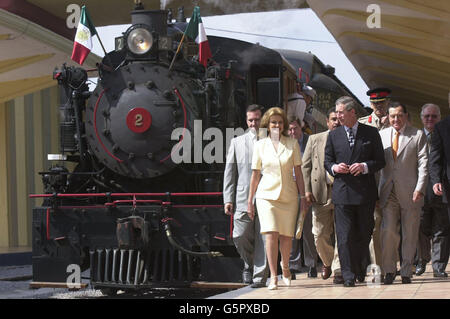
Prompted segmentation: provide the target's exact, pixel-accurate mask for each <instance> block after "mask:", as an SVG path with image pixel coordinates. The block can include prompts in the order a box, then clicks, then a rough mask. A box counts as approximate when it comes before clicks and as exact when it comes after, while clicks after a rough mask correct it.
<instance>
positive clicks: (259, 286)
mask: <svg viewBox="0 0 450 319" xmlns="http://www.w3.org/2000/svg"><path fill="white" fill-rule="evenodd" d="M265 286H266V284H265V283H264V282H262V281H259V282H254V283H252V284H251V285H250V287H252V288H264V287H265Z"/></svg>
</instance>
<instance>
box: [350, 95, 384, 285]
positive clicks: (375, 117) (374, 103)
mask: <svg viewBox="0 0 450 319" xmlns="http://www.w3.org/2000/svg"><path fill="white" fill-rule="evenodd" d="M366 94H367V95H368V96H369V99H370V107H371V108H372V110H373V112H372V113H371V114H369V115H367V116H364V117H361V118H359V119H358V122H360V123H363V124H366V125H370V126H373V127H376V128H377V129H378V130H382V129H384V128H387V127H389V118H388V115H387V110H388V104H389V101H390V97H391V90H390V89H388V88H375V89H372V90H369V91H367V93H366ZM375 179H376V181H377V183H378V179H379V178H378V174H375ZM374 219H375V227H374V229H373V234H372V240H371V241H370V245H369V250H370V262H371V263H372V264H376V265H378V266H379V267H380V268H381V266H382V264H383V263H382V261H381V237H380V227H381V220H382V212H381V208H380V207H378V205H377V206H375V212H374ZM382 275H384V272H383V271H382ZM382 280H383V279H382Z"/></svg>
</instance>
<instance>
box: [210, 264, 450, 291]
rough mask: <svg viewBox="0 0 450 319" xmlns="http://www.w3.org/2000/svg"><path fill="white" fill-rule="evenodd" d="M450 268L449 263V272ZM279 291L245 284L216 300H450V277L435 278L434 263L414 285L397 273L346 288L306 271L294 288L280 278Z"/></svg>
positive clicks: (418, 277)
mask: <svg viewBox="0 0 450 319" xmlns="http://www.w3.org/2000/svg"><path fill="white" fill-rule="evenodd" d="M449 271H450V267H449V266H447V273H448V272H449ZM279 284H280V286H279V288H278V290H268V289H267V288H260V289H252V288H250V287H244V288H241V289H237V290H234V291H231V292H227V293H223V294H219V295H216V296H213V297H210V298H212V299H450V278H449V277H447V278H434V277H433V271H432V268H431V264H428V265H427V270H426V272H425V273H424V274H423V275H422V276H414V277H413V278H412V283H411V284H402V283H401V278H400V276H397V278H396V279H395V281H394V283H393V284H392V285H383V284H381V285H375V286H373V285H369V286H368V285H367V284H366V283H357V284H356V287H353V288H345V287H343V285H334V284H333V279H332V278H329V279H327V280H323V279H321V278H320V275H319V277H318V278H308V277H307V275H306V273H301V274H297V279H296V280H293V281H292V285H291V287H286V286H283V285H282V283H280V280H279Z"/></svg>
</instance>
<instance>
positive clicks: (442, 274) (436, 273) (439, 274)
mask: <svg viewBox="0 0 450 319" xmlns="http://www.w3.org/2000/svg"><path fill="white" fill-rule="evenodd" d="M433 277H438V278H445V277H448V275H447V273H446V272H445V271H433Z"/></svg>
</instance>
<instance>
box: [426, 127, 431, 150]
mask: <svg viewBox="0 0 450 319" xmlns="http://www.w3.org/2000/svg"><path fill="white" fill-rule="evenodd" d="M427 146H428V155H430V150H431V132H428V134H427Z"/></svg>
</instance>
